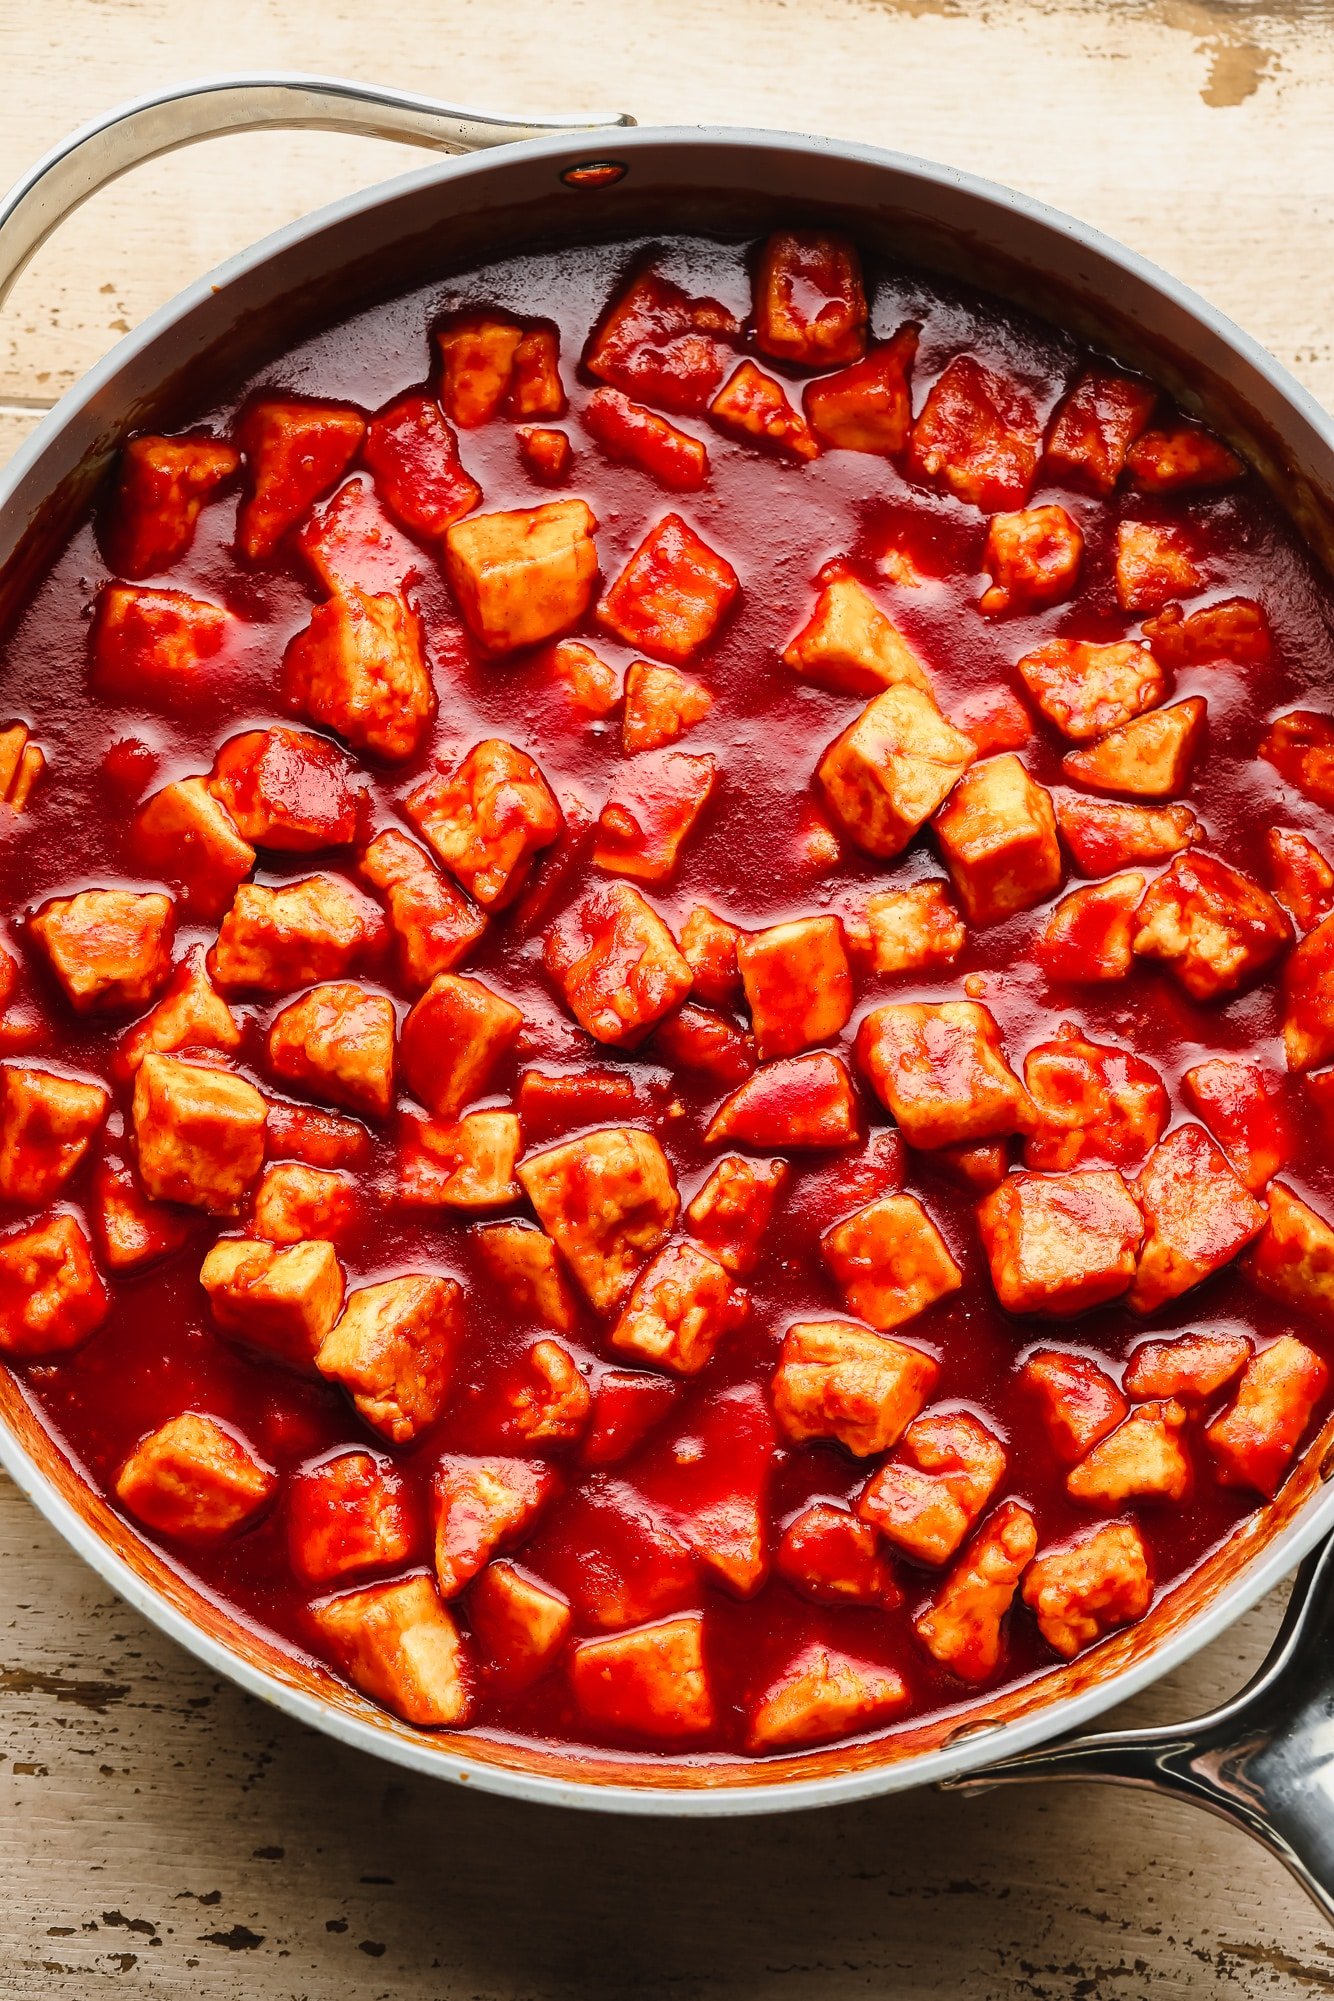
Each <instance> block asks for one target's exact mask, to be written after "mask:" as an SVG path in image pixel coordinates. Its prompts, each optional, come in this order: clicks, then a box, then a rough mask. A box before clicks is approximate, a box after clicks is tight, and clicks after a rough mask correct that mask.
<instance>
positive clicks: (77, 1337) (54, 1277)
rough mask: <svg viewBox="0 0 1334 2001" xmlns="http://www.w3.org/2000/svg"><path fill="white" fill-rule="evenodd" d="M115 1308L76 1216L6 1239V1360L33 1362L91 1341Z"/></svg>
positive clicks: (0, 1261)
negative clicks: (108, 1311) (89, 1339)
mask: <svg viewBox="0 0 1334 2001" xmlns="http://www.w3.org/2000/svg"><path fill="white" fill-rule="evenodd" d="M110 1304H111V1301H110V1297H109V1295H108V1293H107V1289H106V1286H105V1285H104V1284H103V1283H102V1277H101V1274H100V1273H99V1271H98V1269H97V1266H96V1265H95V1264H94V1263H93V1254H92V1246H91V1245H90V1243H89V1242H88V1239H87V1237H86V1236H85V1235H84V1233H83V1231H82V1229H81V1228H80V1227H79V1225H78V1223H76V1222H75V1220H74V1218H73V1216H57V1215H51V1216H44V1217H42V1218H41V1219H40V1221H38V1222H36V1223H33V1224H32V1225H30V1227H29V1228H27V1229H25V1230H18V1231H15V1232H13V1233H12V1234H11V1235H9V1236H6V1237H0V1354H3V1355H5V1356H7V1357H9V1359H10V1360H12V1361H27V1360H29V1359H35V1358H41V1357H43V1356H46V1355H60V1354H64V1353H65V1352H66V1350H67V1349H70V1348H77V1347H79V1346H80V1345H81V1343H83V1342H84V1341H86V1340H87V1339H88V1337H89V1335H90V1334H94V1333H96V1331H97V1329H98V1328H99V1327H100V1326H101V1325H102V1322H103V1321H104V1320H105V1318H106V1316H107V1310H108V1308H109V1306H110Z"/></svg>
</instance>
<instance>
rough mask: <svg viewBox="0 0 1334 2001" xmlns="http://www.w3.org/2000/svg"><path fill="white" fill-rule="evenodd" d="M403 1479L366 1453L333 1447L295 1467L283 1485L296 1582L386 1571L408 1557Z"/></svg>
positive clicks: (332, 1580) (408, 1523)
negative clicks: (332, 1450) (309, 1463)
mask: <svg viewBox="0 0 1334 2001" xmlns="http://www.w3.org/2000/svg"><path fill="white" fill-rule="evenodd" d="M413 1542H414V1536H413V1532H412V1515H411V1511H410V1509H409V1506H408V1499H407V1494H406V1491H405V1489H404V1486H403V1481H402V1479H401V1477H400V1476H399V1474H398V1473H397V1471H396V1470H395V1469H394V1467H393V1466H391V1465H390V1463H389V1461H388V1460H387V1459H382V1458H380V1457H378V1456H377V1455H376V1454H375V1453H372V1452H339V1453H337V1454H336V1455H335V1456H334V1457H333V1458H331V1459H321V1460H319V1461H318V1462H317V1463H316V1464H315V1465H313V1466H303V1467H302V1468H301V1470H300V1471H299V1472H298V1473H296V1474H294V1475H293V1476H292V1479H291V1481H290V1482H289V1484H288V1488H287V1552H288V1556H289V1558H290V1561H291V1565H292V1568H293V1570H294V1571H295V1572H296V1574H297V1576H298V1577H299V1578H300V1579H301V1581H302V1583H304V1584H314V1585H323V1584H333V1583H335V1582H336V1581H337V1579H338V1578H340V1577H355V1576H357V1575H361V1574H364V1573H365V1572H366V1571H370V1570H394V1569H397V1568H398V1566H399V1565H400V1564H404V1563H407V1562H408V1561H409V1559H410V1558H411V1556H412V1549H413Z"/></svg>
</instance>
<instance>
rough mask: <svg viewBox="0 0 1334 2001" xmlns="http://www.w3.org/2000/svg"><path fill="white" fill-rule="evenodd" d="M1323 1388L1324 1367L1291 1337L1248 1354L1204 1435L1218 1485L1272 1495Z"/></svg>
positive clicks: (1326, 1372) (1325, 1382) (1326, 1378)
mask: <svg viewBox="0 0 1334 2001" xmlns="http://www.w3.org/2000/svg"><path fill="white" fill-rule="evenodd" d="M1328 1383H1329V1370H1328V1368H1327V1367H1326V1365H1325V1363H1324V1362H1322V1361H1321V1359H1320V1357H1319V1355H1317V1354H1316V1353H1315V1352H1314V1350H1312V1349H1310V1348H1308V1347H1307V1346H1306V1343H1305V1342H1304V1341H1298V1340H1297V1339H1296V1337H1295V1336H1294V1335H1291V1334H1281V1335H1280V1336H1279V1338H1278V1340H1277V1341H1274V1342H1271V1343H1270V1345H1269V1347H1267V1348H1262V1349H1261V1350H1260V1352H1259V1354H1258V1355H1252V1356H1251V1358H1250V1360H1249V1361H1248V1362H1247V1364H1246V1366H1245V1368H1244V1369H1243V1370H1242V1373H1241V1381H1240V1383H1239V1384H1238V1386H1237V1394H1236V1396H1235V1397H1234V1398H1233V1400H1232V1403H1231V1405H1230V1406H1229V1407H1228V1409H1227V1410H1225V1411H1224V1412H1223V1414H1222V1416H1221V1417H1216V1418H1215V1419H1214V1421H1213V1423H1212V1424H1211V1425H1210V1426H1209V1427H1208V1429H1207V1430H1206V1432H1205V1434H1204V1436H1205V1442H1206V1444H1207V1445H1208V1447H1209V1450H1210V1452H1211V1453H1212V1455H1213V1459H1214V1469H1215V1472H1216V1474H1217V1477H1218V1479H1219V1480H1220V1481H1221V1482H1222V1483H1223V1485H1224V1486H1225V1487H1254V1488H1255V1489H1256V1490H1257V1492H1259V1493H1261V1494H1274V1493H1276V1492H1277V1491H1278V1486H1279V1483H1280V1481H1281V1480H1282V1478H1283V1475H1284V1474H1285V1473H1286V1472H1287V1470H1288V1466H1289V1464H1290V1462H1291V1459H1292V1455H1293V1453H1294V1452H1295V1451H1296V1449H1297V1447H1298V1445H1299V1444H1300V1443H1301V1440H1302V1434H1303V1433H1304V1431H1305V1430H1306V1427H1307V1425H1308V1424H1309V1423H1310V1421H1311V1413H1312V1411H1313V1410H1314V1409H1315V1407H1316V1404H1317V1403H1318V1402H1319V1401H1320V1399H1321V1397H1322V1396H1323V1395H1324V1394H1325V1389H1326V1387H1327V1385H1328Z"/></svg>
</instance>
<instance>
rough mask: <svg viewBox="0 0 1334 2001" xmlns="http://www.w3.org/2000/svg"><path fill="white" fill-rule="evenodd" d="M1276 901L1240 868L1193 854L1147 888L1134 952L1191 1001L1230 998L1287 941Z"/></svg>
mask: <svg viewBox="0 0 1334 2001" xmlns="http://www.w3.org/2000/svg"><path fill="white" fill-rule="evenodd" d="M1291 940H1292V926H1291V924H1290V923H1289V921H1288V918H1287V915H1286V913H1285V911H1284V910H1283V908H1282V906H1281V905H1280V904H1277V903H1275V901H1274V899H1273V897H1272V896H1270V895H1269V893H1268V892H1267V891H1266V890H1263V889H1261V887H1260V885H1259V883H1258V882H1252V880H1251V878H1250V877H1249V876H1248V875H1243V874H1242V872H1241V870H1240V869H1235V868H1229V867H1228V865H1227V863H1226V862H1220V861H1217V860H1216V859H1215V858H1214V856H1213V855H1206V854H1202V853H1201V852H1200V851H1199V850H1198V849H1192V851H1191V852H1190V853H1189V854H1184V855H1178V856H1177V858H1176V860H1175V861H1174V862H1173V863H1172V865H1171V867H1170V868H1168V869H1166V870H1165V871H1164V872H1163V874H1162V875H1160V876H1159V877H1158V879H1157V881H1156V882H1154V883H1153V884H1151V885H1150V887H1149V890H1148V892H1147V894H1146V896H1145V898H1144V901H1143V902H1142V903H1141V905H1140V907H1139V917H1138V922H1137V923H1136V926H1135V935H1134V941H1133V942H1134V949H1135V951H1136V952H1137V953H1138V954H1139V956H1140V957H1141V958H1145V959H1160V960H1161V961H1162V962H1163V963H1164V965H1166V966H1167V967H1168V969H1169V971H1170V972H1171V973H1172V974H1173V975H1174V976H1175V977H1176V978H1177V979H1178V980H1179V981H1180V982H1181V984H1182V986H1183V987H1184V988H1185V989H1186V992H1187V993H1188V994H1189V995H1190V996H1191V998H1192V999H1193V1000H1202V1001H1209V1000H1216V999H1217V998H1218V996H1219V995H1220V994H1231V993H1236V992H1237V990H1238V989H1239V988H1241V987H1244V986H1247V985H1249V984H1250V983H1251V982H1252V981H1253V980H1255V979H1258V978H1259V976H1260V974H1261V973H1262V972H1263V971H1264V969H1265V967H1266V966H1268V965H1269V964H1270V963H1271V962H1272V961H1273V960H1274V959H1275V958H1276V957H1277V956H1278V954H1279V953H1280V952H1281V951H1282V950H1283V948H1284V946H1285V945H1288V944H1290V943H1291Z"/></svg>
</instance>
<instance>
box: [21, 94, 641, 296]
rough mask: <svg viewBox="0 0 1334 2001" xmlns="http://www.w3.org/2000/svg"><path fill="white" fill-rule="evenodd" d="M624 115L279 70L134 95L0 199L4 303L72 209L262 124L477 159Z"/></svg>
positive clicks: (625, 119) (629, 121)
mask: <svg viewBox="0 0 1334 2001" xmlns="http://www.w3.org/2000/svg"><path fill="white" fill-rule="evenodd" d="M634 122H635V121H634V119H633V118H632V117H630V115H629V114H628V113H627V112H615V113H611V114H604V113H599V112H585V113H576V114H575V115H573V116H569V117H561V118H548V119H543V120H540V121H536V122H529V121H527V120H524V119H520V118H500V117H496V116H495V115H494V114H492V113H491V112H486V111H469V110H466V109H465V108H464V107H463V106H461V105H457V104H442V103H440V102H439V101H438V99H436V98H432V97H414V96H412V95H410V94H409V93H408V92H407V91H402V90H388V89H385V88H383V87H382V86H380V85H378V84H364V83H349V82H346V81H344V80H343V79H342V78H339V77H325V76H301V75H297V74H292V75H287V74H283V73H275V74H273V75H268V76H220V77H205V78H202V79H200V80H199V81H198V82H195V83H183V84H177V85H175V86H174V87H173V88H172V89H171V90H164V91H159V92H157V93H156V94H154V95H153V96H150V97H139V98H135V99H134V100H133V101H132V102H131V103H129V104H122V105H120V106H118V108H117V109H116V110H114V111H108V112H107V113H106V114H105V115H104V116H103V117H101V118H98V119H95V120H94V121H93V123H92V124H91V125H85V126H83V127H82V128H81V130H79V131H78V132H74V133H72V134H71V135H70V137H69V138H68V139H64V140H62V141H61V143H60V144H59V145H58V146H56V147H54V148H53V149H52V151H51V152H49V153H48V154H47V155H46V156H45V158H44V159H41V160H39V161H38V162H37V164H36V166H35V167H33V168H32V170H31V171H30V172H29V173H27V174H25V175H24V176H23V178H22V180H20V181H16V182H15V184H14V186H13V187H12V188H11V189H10V190H9V193H8V194H7V195H6V196H5V197H4V199H3V201H0V305H3V303H4V300H5V297H6V295H7V294H8V292H9V288H10V286H11V285H12V284H13V282H14V280H15V278H17V276H18V274H19V272H20V271H21V270H22V269H23V267H24V265H25V264H26V263H27V261H28V259H29V258H30V257H31V256H32V254H33V252H34V251H35V250H36V249H37V248H38V247H39V246H40V245H41V244H42V243H44V242H45V241H46V239H47V237H48V236H49V235H50V234H51V232H52V230H53V229H55V228H56V226H57V224H59V223H60V222H61V221H63V219H64V218H65V217H66V216H67V215H69V214H70V212H71V211H72V210H73V209H76V208H78V207H79V205H80V203H81V202H85V201H87V199H88V197H89V196H90V195H92V194H96V192H97V190H98V189H99V188H104V187H106V185H107V184H108V182H110V181H114V180H116V179H118V178H119V176H120V175H121V174H124V173H128V171H129V170H130V168H131V167H137V166H138V165H139V164H140V163H141V162H142V161H144V160H152V159H156V157H157V156H158V155H159V154H160V153H173V152H175V151H176V150H177V148H178V147H181V146H193V145H194V144H195V143H196V142H197V141H198V140H201V139H212V138H214V137H216V136H217V135H218V134H220V133H224V132H253V131H257V130H259V129H260V128H261V127H265V126H291V127H318V128H320V129H323V130H326V131H335V132H357V133H361V134H363V135H364V136H367V137H370V138H376V139H396V140H399V141H401V142H404V143H406V144H408V145H411V146H429V147H432V148H434V149H435V150H436V151H438V152H441V153H473V152H476V151H478V150H479V149H480V148H482V147H486V146H504V145H508V144H510V143H512V142H513V141H515V140H519V139H546V138H553V137H557V136H558V135H559V134H560V133H562V132H586V131H596V130H601V129H604V128H606V127H608V126H625V125H633V124H634Z"/></svg>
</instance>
